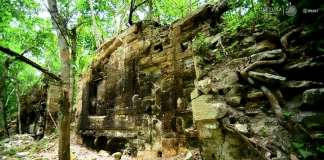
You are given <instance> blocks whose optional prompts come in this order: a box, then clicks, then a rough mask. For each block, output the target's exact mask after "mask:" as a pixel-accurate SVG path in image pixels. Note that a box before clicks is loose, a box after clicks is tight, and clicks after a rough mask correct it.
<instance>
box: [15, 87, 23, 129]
mask: <svg viewBox="0 0 324 160" xmlns="http://www.w3.org/2000/svg"><path fill="white" fill-rule="evenodd" d="M16 85H17V84H16ZM19 97H20V96H19V92H18V89H16V101H17V108H18V115H17V126H18V133H19V134H21V133H22V131H21V117H20V116H21V113H20V112H21V105H20V100H19Z"/></svg>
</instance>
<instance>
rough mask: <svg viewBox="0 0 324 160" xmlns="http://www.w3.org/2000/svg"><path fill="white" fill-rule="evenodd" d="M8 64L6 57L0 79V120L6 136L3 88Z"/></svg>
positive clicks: (6, 125)
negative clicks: (0, 114)
mask: <svg viewBox="0 0 324 160" xmlns="http://www.w3.org/2000/svg"><path fill="white" fill-rule="evenodd" d="M9 66H10V60H9V59H8V58H7V59H6V60H5V62H4V64H3V73H2V75H1V77H0V78H1V81H0V112H1V113H2V121H3V126H4V132H5V135H6V136H8V137H9V136H10V135H9V130H8V122H7V114H6V105H5V104H6V102H5V93H6V92H5V90H6V81H7V78H8V68H9Z"/></svg>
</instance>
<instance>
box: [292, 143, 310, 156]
mask: <svg viewBox="0 0 324 160" xmlns="http://www.w3.org/2000/svg"><path fill="white" fill-rule="evenodd" d="M292 146H293V147H294V148H295V149H296V151H297V152H298V154H299V155H301V157H302V158H303V159H306V158H308V157H309V156H311V155H312V152H311V151H309V150H308V149H307V147H306V146H305V143H304V142H293V143H292Z"/></svg>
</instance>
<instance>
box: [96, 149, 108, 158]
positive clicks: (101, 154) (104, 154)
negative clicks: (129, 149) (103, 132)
mask: <svg viewBox="0 0 324 160" xmlns="http://www.w3.org/2000/svg"><path fill="white" fill-rule="evenodd" d="M98 155H99V156H103V157H108V156H109V153H108V152H107V151H105V150H100V151H99V152H98Z"/></svg>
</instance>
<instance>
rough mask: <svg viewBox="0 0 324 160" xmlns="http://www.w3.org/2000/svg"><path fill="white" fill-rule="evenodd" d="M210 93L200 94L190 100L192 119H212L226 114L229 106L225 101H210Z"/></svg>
mask: <svg viewBox="0 0 324 160" xmlns="http://www.w3.org/2000/svg"><path fill="white" fill-rule="evenodd" d="M211 98H212V95H201V96H199V97H197V98H196V99H194V100H193V101H192V112H193V119H194V120H195V121H199V120H212V119H219V118H222V117H224V116H225V115H226V113H227V112H228V108H229V106H228V105H227V104H226V103H225V102H211V101H210V99H211Z"/></svg>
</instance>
